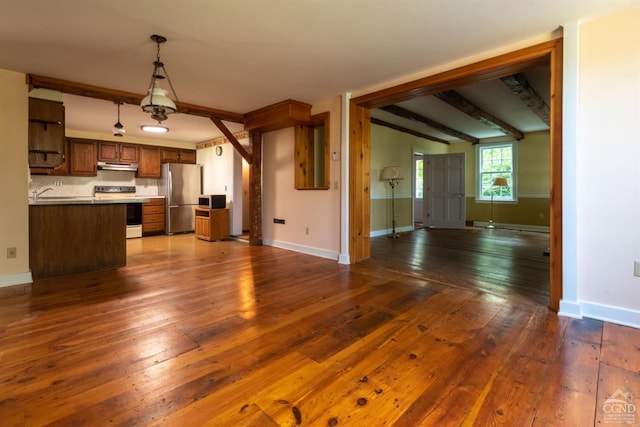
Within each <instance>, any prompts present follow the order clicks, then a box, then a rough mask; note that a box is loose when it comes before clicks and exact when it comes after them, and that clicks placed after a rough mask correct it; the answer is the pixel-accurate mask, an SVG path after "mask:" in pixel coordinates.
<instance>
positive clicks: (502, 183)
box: [492, 176, 509, 187]
mask: <svg viewBox="0 0 640 427" xmlns="http://www.w3.org/2000/svg"><path fill="white" fill-rule="evenodd" d="M492 185H493V186H494V187H507V186H509V183H508V182H507V178H504V177H502V176H499V177H497V178H496V179H495V180H494V181H493V184H492Z"/></svg>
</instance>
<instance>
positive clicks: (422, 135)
mask: <svg viewBox="0 0 640 427" xmlns="http://www.w3.org/2000/svg"><path fill="white" fill-rule="evenodd" d="M371 123H373V124H374V125H380V126H385V127H388V128H390V129H393V130H397V131H398V132H403V133H408V134H409V135H413V136H417V137H418V138H423V139H428V140H429V141H435V142H439V143H441V144H449V141H447V140H446V139H441V138H437V137H435V136H431V135H427V134H425V133H422V132H418V131H415V130H412V129H407V128H405V127H402V126H398V125H394V124H393V123H389V122H385V121H384V120H380V119H376V118H374V117H371Z"/></svg>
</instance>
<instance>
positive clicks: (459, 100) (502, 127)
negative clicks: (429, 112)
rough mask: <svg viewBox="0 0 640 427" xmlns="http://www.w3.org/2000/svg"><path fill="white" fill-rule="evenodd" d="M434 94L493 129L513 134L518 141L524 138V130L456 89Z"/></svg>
mask: <svg viewBox="0 0 640 427" xmlns="http://www.w3.org/2000/svg"><path fill="white" fill-rule="evenodd" d="M434 96H435V97H436V98H438V99H439V100H441V101H443V102H446V103H447V104H449V105H451V106H452V107H453V108H456V109H458V110H460V111H462V112H463V113H464V114H466V115H468V116H469V117H473V118H474V119H476V120H478V121H479V122H480V123H482V124H484V125H486V126H488V127H490V128H492V129H496V130H498V131H500V132H502V133H504V134H506V135H511V136H512V137H513V138H515V139H517V140H518V141H520V140H521V139H522V138H524V134H523V133H522V131H520V130H518V129H516V128H515V127H513V126H511V125H510V124H508V123H506V122H504V121H503V120H500V119H499V118H497V117H494V116H493V115H491V114H489V113H487V112H486V111H484V110H483V109H482V108H480V107H478V106H477V105H475V104H474V103H473V102H471V101H469V100H468V99H467V98H465V97H464V96H462V95H460V94H459V93H458V92H456V91H455V90H445V91H443V92H438V93H435V94H434Z"/></svg>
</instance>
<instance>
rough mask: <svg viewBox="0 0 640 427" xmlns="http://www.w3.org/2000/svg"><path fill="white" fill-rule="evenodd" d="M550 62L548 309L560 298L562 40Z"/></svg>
mask: <svg viewBox="0 0 640 427" xmlns="http://www.w3.org/2000/svg"><path fill="white" fill-rule="evenodd" d="M549 57H550V61H551V98H550V99H551V101H550V103H551V105H550V106H549V107H550V110H551V124H550V125H551V131H550V136H551V144H550V150H551V152H550V160H549V163H550V190H549V199H550V200H549V204H550V208H549V221H550V223H549V244H550V259H549V262H550V268H549V275H550V277H549V308H551V309H552V310H554V311H558V310H559V309H560V300H561V299H562V252H563V245H562V73H563V70H562V39H559V40H557V41H556V44H555V45H554V48H553V49H550V51H549Z"/></svg>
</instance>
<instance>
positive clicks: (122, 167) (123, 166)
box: [98, 162, 138, 172]
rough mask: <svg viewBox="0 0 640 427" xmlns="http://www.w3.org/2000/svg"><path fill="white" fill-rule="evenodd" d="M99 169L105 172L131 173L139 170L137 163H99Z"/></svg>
mask: <svg viewBox="0 0 640 427" xmlns="http://www.w3.org/2000/svg"><path fill="white" fill-rule="evenodd" d="M98 169H100V170H104V171H129V172H135V171H137V170H138V164H137V163H118V162H98Z"/></svg>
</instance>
